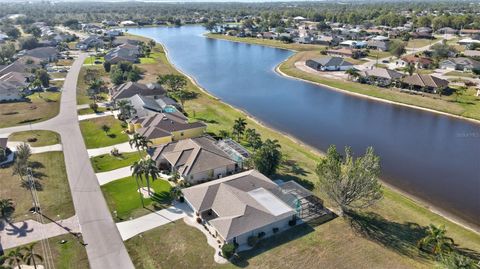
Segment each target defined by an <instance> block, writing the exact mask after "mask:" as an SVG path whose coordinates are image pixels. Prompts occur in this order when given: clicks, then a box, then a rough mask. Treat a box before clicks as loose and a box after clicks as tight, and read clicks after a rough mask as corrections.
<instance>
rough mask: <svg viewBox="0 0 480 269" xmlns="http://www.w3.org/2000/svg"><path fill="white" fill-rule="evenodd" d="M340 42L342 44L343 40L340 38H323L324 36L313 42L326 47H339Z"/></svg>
mask: <svg viewBox="0 0 480 269" xmlns="http://www.w3.org/2000/svg"><path fill="white" fill-rule="evenodd" d="M340 42H341V39H340V38H338V37H333V36H323V35H322V36H319V37H317V38H316V39H315V40H313V43H315V44H319V45H324V46H337V45H338V44H339V43H340Z"/></svg>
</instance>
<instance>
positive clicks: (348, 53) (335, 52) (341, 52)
mask: <svg viewBox="0 0 480 269" xmlns="http://www.w3.org/2000/svg"><path fill="white" fill-rule="evenodd" d="M325 53H327V55H330V56H340V57H350V58H356V57H358V56H360V55H361V51H360V50H356V49H351V48H339V49H328V50H325Z"/></svg>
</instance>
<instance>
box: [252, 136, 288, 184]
mask: <svg viewBox="0 0 480 269" xmlns="http://www.w3.org/2000/svg"><path fill="white" fill-rule="evenodd" d="M280 148H281V146H280V144H278V141H277V140H270V139H267V140H266V141H265V142H264V143H263V145H262V146H261V147H260V148H259V149H258V150H257V151H256V152H255V153H254V154H253V157H252V162H253V165H254V167H255V169H257V170H258V171H259V172H260V173H262V174H265V175H266V176H271V175H273V174H275V172H276V171H277V168H278V166H279V165H280V162H281V160H282V152H281V151H280Z"/></svg>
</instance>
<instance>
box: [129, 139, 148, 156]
mask: <svg viewBox="0 0 480 269" xmlns="http://www.w3.org/2000/svg"><path fill="white" fill-rule="evenodd" d="M128 144H129V145H130V147H132V146H134V147H135V148H136V149H137V151H138V155H139V156H140V157H141V156H142V154H140V149H142V150H146V149H147V148H148V146H149V145H151V144H152V141H150V140H149V139H148V138H146V137H145V136H143V135H141V134H139V133H135V134H133V136H132V138H130V140H128Z"/></svg>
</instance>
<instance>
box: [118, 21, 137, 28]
mask: <svg viewBox="0 0 480 269" xmlns="http://www.w3.org/2000/svg"><path fill="white" fill-rule="evenodd" d="M136 25H137V23H136V22H133V21H122V22H120V26H123V27H125V26H136Z"/></svg>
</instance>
